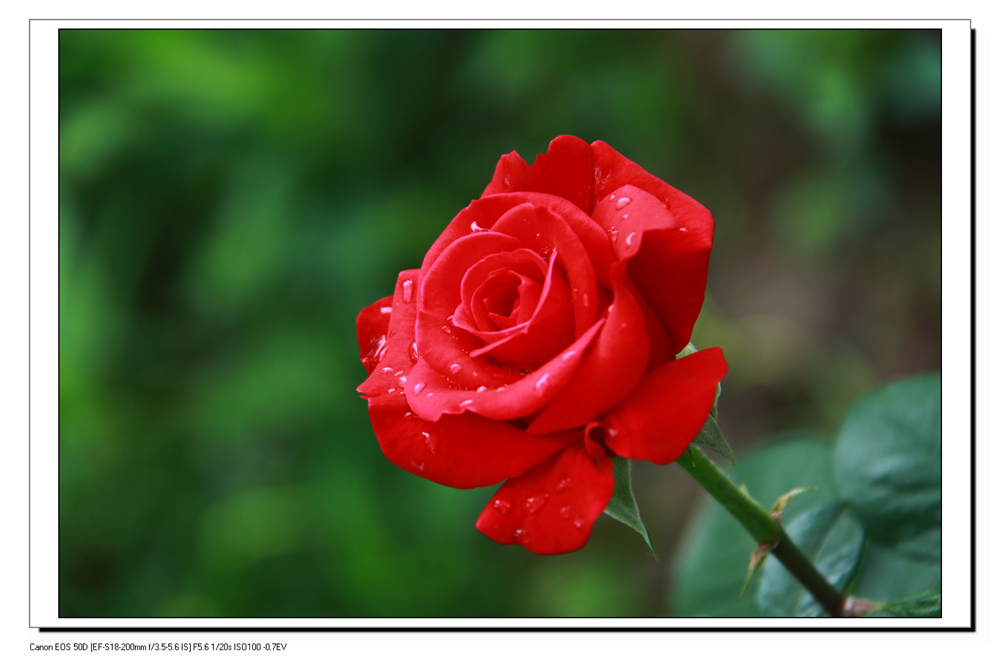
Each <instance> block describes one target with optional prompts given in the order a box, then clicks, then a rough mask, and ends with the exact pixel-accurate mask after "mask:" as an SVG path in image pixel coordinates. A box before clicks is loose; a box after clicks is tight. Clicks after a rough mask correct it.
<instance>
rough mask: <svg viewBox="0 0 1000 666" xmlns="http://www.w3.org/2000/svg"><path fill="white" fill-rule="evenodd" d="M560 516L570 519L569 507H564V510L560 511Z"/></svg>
mask: <svg viewBox="0 0 1000 666" xmlns="http://www.w3.org/2000/svg"><path fill="white" fill-rule="evenodd" d="M559 515H560V516H562V517H563V518H569V506H564V507H563V508H561V509H559Z"/></svg>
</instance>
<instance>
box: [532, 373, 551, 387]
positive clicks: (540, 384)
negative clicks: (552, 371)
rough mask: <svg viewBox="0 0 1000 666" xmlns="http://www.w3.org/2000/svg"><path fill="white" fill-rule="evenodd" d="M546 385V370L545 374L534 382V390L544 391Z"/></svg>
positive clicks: (547, 376) (547, 378) (547, 381)
mask: <svg viewBox="0 0 1000 666" xmlns="http://www.w3.org/2000/svg"><path fill="white" fill-rule="evenodd" d="M548 385H549V373H547V372H546V373H545V374H543V375H542V376H541V377H539V378H538V381H537V382H535V390H536V391H544V390H545V387H547V386H548Z"/></svg>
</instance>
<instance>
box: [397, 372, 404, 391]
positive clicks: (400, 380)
mask: <svg viewBox="0 0 1000 666" xmlns="http://www.w3.org/2000/svg"><path fill="white" fill-rule="evenodd" d="M396 382H397V383H399V388H406V375H403V376H402V377H400V378H399V379H397V380H396Z"/></svg>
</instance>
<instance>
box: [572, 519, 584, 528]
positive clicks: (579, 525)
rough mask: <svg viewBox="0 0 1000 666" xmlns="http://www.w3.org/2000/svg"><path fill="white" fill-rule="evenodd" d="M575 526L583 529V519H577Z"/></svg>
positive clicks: (574, 522)
mask: <svg viewBox="0 0 1000 666" xmlns="http://www.w3.org/2000/svg"><path fill="white" fill-rule="evenodd" d="M573 525H574V526H575V527H577V528H580V527H583V518H577V519H576V520H574V521H573Z"/></svg>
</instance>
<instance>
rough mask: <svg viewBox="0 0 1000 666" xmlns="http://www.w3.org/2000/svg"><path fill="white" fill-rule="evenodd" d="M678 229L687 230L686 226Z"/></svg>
mask: <svg viewBox="0 0 1000 666" xmlns="http://www.w3.org/2000/svg"><path fill="white" fill-rule="evenodd" d="M679 231H687V227H681V228H680V229H679Z"/></svg>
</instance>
